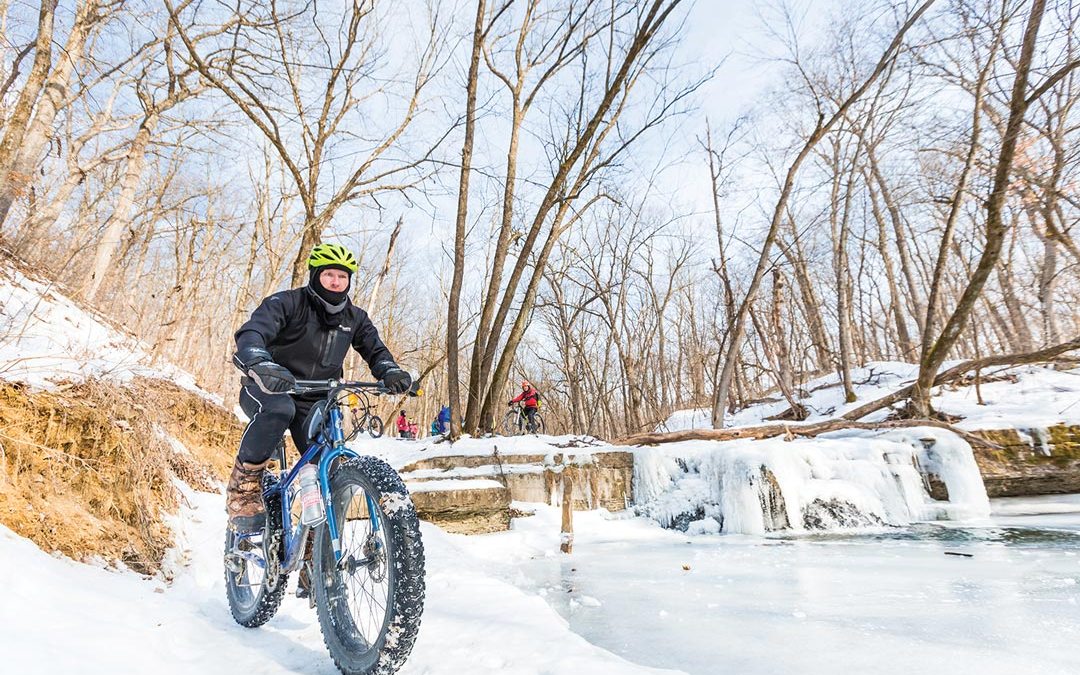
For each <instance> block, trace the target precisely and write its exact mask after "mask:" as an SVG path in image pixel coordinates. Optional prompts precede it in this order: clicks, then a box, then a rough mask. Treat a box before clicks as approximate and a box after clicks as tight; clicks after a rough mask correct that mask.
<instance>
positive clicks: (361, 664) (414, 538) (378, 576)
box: [313, 457, 424, 675]
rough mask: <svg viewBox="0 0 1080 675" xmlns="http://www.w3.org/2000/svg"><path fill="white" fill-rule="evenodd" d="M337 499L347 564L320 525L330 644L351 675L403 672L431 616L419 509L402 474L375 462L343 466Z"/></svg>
mask: <svg viewBox="0 0 1080 675" xmlns="http://www.w3.org/2000/svg"><path fill="white" fill-rule="evenodd" d="M330 493H331V502H332V508H333V512H334V516H335V519H336V522H337V526H338V529H339V538H340V546H341V552H342V559H341V564H340V565H339V564H338V563H337V562H336V561H335V557H334V549H333V543H332V542H331V540H330V531H329V527H327V525H326V524H323V525H321V526H319V528H318V530H316V532H315V551H314V565H315V570H316V571H317V572H316V574H317V576H316V579H315V580H314V581H315V583H313V587H314V592H315V604H316V607H317V611H318V615H319V627H320V628H321V629H322V634H323V640H324V642H325V643H326V648H327V650H328V651H329V652H330V657H331V658H332V659H333V660H334V663H335V664H336V665H337V667H338V668H339V669H340V670H341V672H343V673H345V674H346V675H369V674H378V675H389V674H391V673H395V672H397V670H398V668H400V667H401V666H402V664H404V663H405V660H406V659H407V658H408V656H409V653H410V652H411V651H412V648H413V643H414V642H415V641H416V635H417V632H418V631H419V629H420V617H421V615H422V614H423V611H424V544H423V541H421V538H420V521H419V520H418V519H417V517H416V508H415V507H414V506H413V503H412V500H411V499H410V498H409V494H408V491H407V490H406V489H405V485H404V483H402V481H401V478H400V477H399V476H398V475H397V472H395V471H394V470H393V469H392V468H391V467H390V466H389V465H388V464H386V463H385V462H383V461H382V460H379V459H377V458H375V457H359V458H350V459H346V460H344V461H341V462H339V463H338V464H337V465H336V466H335V467H334V469H333V470H332V472H331V475H330ZM369 497H370V500H369ZM371 505H374V508H371Z"/></svg>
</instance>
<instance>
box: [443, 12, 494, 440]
mask: <svg viewBox="0 0 1080 675" xmlns="http://www.w3.org/2000/svg"><path fill="white" fill-rule="evenodd" d="M484 5H485V0H477V2H476V22H475V23H474V25H473V45H472V57H471V59H470V61H469V79H468V82H467V83H466V85H465V90H466V99H465V140H464V141H463V142H462V146H461V175H460V178H459V181H458V204H457V220H456V221H455V226H454V277H453V281H452V282H451V284H450V298H449V302H448V305H447V312H446V384H447V393H448V396H449V399H450V438H451V439H457V438H458V437H460V436H461V393H460V377H459V373H458V363H459V358H460V356H461V352H460V348H459V346H458V334H459V331H460V328H459V313H460V310H459V307H460V304H461V284H462V280H463V278H464V275H465V222H466V220H467V219H468V212H469V172H470V169H471V168H472V152H473V134H474V132H475V128H476V81H477V78H478V77H479V70H480V47H481V44H482V42H483V30H484V13H485V10H484Z"/></svg>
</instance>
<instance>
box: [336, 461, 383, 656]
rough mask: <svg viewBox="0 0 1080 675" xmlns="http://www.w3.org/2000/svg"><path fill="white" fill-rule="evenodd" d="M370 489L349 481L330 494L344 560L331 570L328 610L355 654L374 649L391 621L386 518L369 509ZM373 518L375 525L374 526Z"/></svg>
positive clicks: (354, 481)
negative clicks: (376, 527) (333, 578)
mask: <svg viewBox="0 0 1080 675" xmlns="http://www.w3.org/2000/svg"><path fill="white" fill-rule="evenodd" d="M370 489H371V488H370V487H369V486H364V485H362V484H361V482H360V481H359V480H352V481H350V483H349V484H347V485H342V486H340V487H338V488H336V489H335V492H334V496H333V508H334V514H335V516H336V517H337V522H338V528H339V530H340V532H339V537H340V541H341V553H342V563H341V564H340V565H338V569H337V570H335V571H334V572H333V574H334V575H335V576H336V579H335V580H334V584H333V593H334V594H335V595H333V596H332V597H331V606H330V609H331V613H332V615H333V617H334V623H335V624H336V625H337V627H338V628H339V631H338V637H339V638H341V639H342V640H343V641H345V642H350V643H351V645H350V647H351V649H352V650H354V651H357V652H363V651H367V650H370V649H371V648H372V647H374V646H375V644H376V642H377V641H378V639H379V637H380V636H381V635H382V633H383V631H384V630H385V628H386V626H387V624H388V623H389V620H390V610H391V603H390V598H392V597H393V585H394V581H395V579H394V570H393V568H392V567H391V566H390V565H389V564H388V561H389V560H390V558H391V556H392V553H393V552H392V551H391V549H390V542H389V541H388V539H387V528H386V522H385V518H384V517H383V515H382V513H381V512H380V511H379V509H378V508H377V507H376V508H375V509H374V511H372V510H371V509H369V501H368V499H367V495H368V493H369V490H370ZM374 496H375V497H376V498H377V495H374ZM373 522H377V523H378V529H377V530H376V529H375V528H373V526H372V523H373ZM331 557H332V554H331ZM324 573H325V571H324Z"/></svg>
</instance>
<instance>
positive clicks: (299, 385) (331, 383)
mask: <svg viewBox="0 0 1080 675" xmlns="http://www.w3.org/2000/svg"><path fill="white" fill-rule="evenodd" d="M341 389H365V390H367V391H370V392H371V393H373V394H376V395H380V396H382V395H385V394H389V393H391V392H390V390H389V389H387V388H386V385H384V384H383V383H382V381H381V380H380V381H378V382H355V381H350V380H337V379H333V378H331V379H329V380H297V381H296V386H294V387H293V388H292V391H290V392H289V393H291V394H316V393H322V392H330V391H333V390H341ZM405 394H406V395H408V396H419V395H420V388H419V382H413V384H412V386H411V387H409V390H408V391H407V392H405Z"/></svg>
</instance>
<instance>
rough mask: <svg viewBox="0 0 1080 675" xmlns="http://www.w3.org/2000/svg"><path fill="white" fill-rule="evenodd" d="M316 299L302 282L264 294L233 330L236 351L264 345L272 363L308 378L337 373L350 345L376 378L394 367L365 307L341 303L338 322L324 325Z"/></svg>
mask: <svg viewBox="0 0 1080 675" xmlns="http://www.w3.org/2000/svg"><path fill="white" fill-rule="evenodd" d="M318 301H319V300H318V299H317V298H314V297H312V294H311V292H309V291H308V289H307V287H306V286H305V287H301V288H294V289H292V290H289V291H281V292H280V293H274V294H273V295H271V296H269V297H267V298H266V299H265V300H263V301H262V304H260V305H259V306H258V307H257V308H256V309H255V311H254V312H252V313H251V318H250V319H248V320H247V322H246V323H245V324H244V325H243V326H240V330H238V331H236V349H237V351H241V350H243V349H247V348H249V347H262V348H265V349H266V350H267V351H269V352H270V355H271V356H272V357H273V359H274V362H275V363H278V364H280V365H282V366H285V367H286V368H288V369H289V372H291V373H292V374H293V375H294V376H295V377H297V378H299V379H307V380H324V379H327V378H339V377H341V376H342V374H343V373H342V364H343V363H344V362H345V355H346V354H347V353H348V351H349V345H350V344H351V345H352V346H353V347H354V348H355V349H356V351H358V352H360V356H362V357H364V360H365V361H367V364H368V367H369V368H371V374H372V375H374V376H375V377H376V378H377V379H380V380H381V379H382V378H383V375H385V374H386V371H388V370H390V369H391V368H394V367H396V366H397V364H396V363H394V357H393V355H392V354H391V353H390V350H389V349H387V348H386V345H384V344H383V341H382V340H381V339H380V338H379V331H377V330H376V329H375V326H374V325H373V324H372V323H371V319H369V318H368V315H367V312H365V311H364V310H362V309H360V308H359V307H357V306H355V305H353V304H352V302H351V301H349V302H346V305H345V309H343V310H342V312H343V316H342V317H341V323H340V325H338V326H333V327H327V326H325V325H323V324H322V322H320V321H319V316H318V313H317V312H316V310H315V307H314V303H316V302H318Z"/></svg>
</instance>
